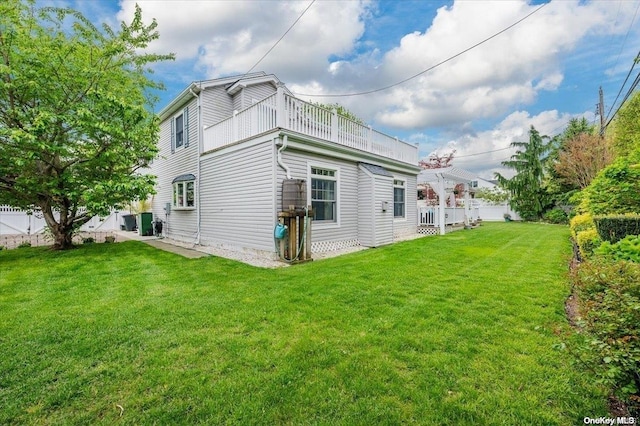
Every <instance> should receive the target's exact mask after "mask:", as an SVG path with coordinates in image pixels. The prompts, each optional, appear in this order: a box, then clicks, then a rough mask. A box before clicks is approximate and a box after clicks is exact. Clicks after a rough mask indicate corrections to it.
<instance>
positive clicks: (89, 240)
mask: <svg viewBox="0 0 640 426" xmlns="http://www.w3.org/2000/svg"><path fill="white" fill-rule="evenodd" d="M95 242H96V240H94V239H93V237H86V238H83V239H82V244H93V243H95Z"/></svg>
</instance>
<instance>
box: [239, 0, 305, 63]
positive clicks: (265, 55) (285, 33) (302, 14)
mask: <svg viewBox="0 0 640 426" xmlns="http://www.w3.org/2000/svg"><path fill="white" fill-rule="evenodd" d="M315 2H316V0H312V1H311V3H309V6H307V8H306V9H305V10H303V11H302V13H301V14H300V16H298V18H297V19H296V20H295V21H293V24H291V26H290V27H289V28H288V29H287V31H285V32H284V34H282V36H281V37H280V38H279V39H278V41H276V42H275V43H274V45H273V46H271V48H270V49H269V50H267V53H265V54H264V55H262V57H261V58H260V59H258V62H256V63H255V64H254V65H253V66H252V67H251V68H250V69H249V71H247V72H246V73H244V75H247V74H249V73H250V72H251V71H253V69H254V68H255V67H257V66H258V64H259V63H260V62H262V60H263V59H264V58H266V57H267V55H268V54H269V53H271V51H272V50H273V49H275V48H276V46H277V45H278V43H280V42H281V41H282V39H283V38H284V37H285V36H286V35H287V34H288V33H289V31H291V29H292V28H293V27H294V26H295V25H296V24H297V23H298V21H299V20H300V19H301V18H302V17H303V16H304V14H305V13H307V10H309V8H311V6H313V4H314V3H315Z"/></svg>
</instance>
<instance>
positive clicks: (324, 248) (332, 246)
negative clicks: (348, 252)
mask: <svg viewBox="0 0 640 426" xmlns="http://www.w3.org/2000/svg"><path fill="white" fill-rule="evenodd" d="M359 245H360V241H358V240H357V239H353V240H342V241H316V242H314V243H311V252H312V253H326V252H328V251H336V250H342V249H346V248H349V247H357V246H359Z"/></svg>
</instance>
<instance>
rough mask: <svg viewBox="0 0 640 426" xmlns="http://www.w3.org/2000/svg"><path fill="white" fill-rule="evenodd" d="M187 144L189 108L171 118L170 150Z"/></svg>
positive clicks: (174, 150)
mask: <svg viewBox="0 0 640 426" xmlns="http://www.w3.org/2000/svg"><path fill="white" fill-rule="evenodd" d="M188 146H189V108H185V109H183V110H182V112H181V113H180V114H178V115H176V116H174V117H173V118H172V119H171V152H176V151H177V150H179V149H182V148H186V147H188Z"/></svg>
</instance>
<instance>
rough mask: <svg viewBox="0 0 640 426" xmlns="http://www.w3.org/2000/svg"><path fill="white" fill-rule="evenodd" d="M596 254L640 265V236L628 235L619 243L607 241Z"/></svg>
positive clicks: (595, 251)
mask: <svg viewBox="0 0 640 426" xmlns="http://www.w3.org/2000/svg"><path fill="white" fill-rule="evenodd" d="M594 253H595V254H597V255H600V256H603V257H606V258H609V259H611V260H628V261H631V262H636V263H640V235H627V236H626V237H624V238H623V239H621V240H620V241H618V242H617V243H613V244H612V243H610V242H609V241H605V242H604V243H602V245H601V246H600V247H598V248H597V249H595V250H594Z"/></svg>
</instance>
